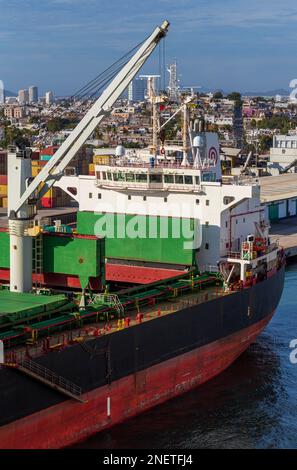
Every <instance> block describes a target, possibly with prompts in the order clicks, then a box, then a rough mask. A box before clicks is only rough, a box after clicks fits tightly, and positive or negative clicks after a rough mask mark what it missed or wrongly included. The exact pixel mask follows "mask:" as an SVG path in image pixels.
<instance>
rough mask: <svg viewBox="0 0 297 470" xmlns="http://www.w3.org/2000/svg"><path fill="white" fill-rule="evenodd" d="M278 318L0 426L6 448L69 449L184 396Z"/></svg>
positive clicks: (1, 440) (228, 363) (232, 358)
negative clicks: (79, 397)
mask: <svg viewBox="0 0 297 470" xmlns="http://www.w3.org/2000/svg"><path fill="white" fill-rule="evenodd" d="M272 315H273V314H271V315H269V316H266V317H265V318H264V319H262V320H261V321H259V322H257V323H255V324H253V325H251V326H249V327H247V328H245V329H243V330H240V331H238V332H236V333H234V334H232V335H229V336H227V337H225V338H222V339H220V340H218V341H214V342H212V343H209V344H207V345H205V346H202V347H200V348H197V349H195V350H193V351H190V352H187V353H185V354H182V355H179V356H178V357H175V358H173V359H170V360H167V361H164V362H161V363H160V364H157V365H155V366H152V367H150V368H148V369H145V370H143V371H139V372H137V373H135V374H132V375H129V376H127V377H124V378H122V379H120V380H117V381H115V382H112V384H111V385H109V386H108V385H105V386H103V387H99V388H97V389H94V390H92V391H91V392H88V393H86V394H85V395H84V398H85V399H86V400H87V403H77V402H76V401H74V400H68V401H65V402H63V403H60V404H58V405H54V406H51V407H49V408H47V409H45V410H42V411H40V412H37V413H34V414H31V415H30V416H27V417H25V418H22V419H19V420H17V421H14V422H13V423H10V424H7V425H4V426H1V427H0V448H2V449H42V448H43V449H49V448H51V449H53V448H62V447H66V446H70V445H71V444H73V443H76V442H78V441H81V440H83V439H86V438H87V437H88V436H90V435H92V434H95V433H97V432H99V431H101V430H103V429H106V428H109V427H111V426H113V425H115V424H117V423H120V422H121V421H124V420H126V419H127V418H129V417H132V416H135V415H137V414H140V413H142V412H144V411H146V410H148V409H149V408H152V407H153V406H156V405H158V404H160V403H163V402H164V401H166V400H168V399H170V398H173V397H175V396H178V395H181V394H182V393H185V392H187V391H189V390H191V389H193V388H195V387H197V386H198V385H201V384H203V383H204V382H206V381H208V380H210V379H211V378H213V377H215V376H216V375H218V374H219V373H220V372H222V371H223V370H224V369H226V368H227V367H228V366H229V365H230V364H232V362H234V361H235V359H236V358H238V356H239V355H240V354H241V353H242V352H244V351H245V350H246V349H247V348H248V346H249V345H250V344H251V343H252V342H253V341H255V339H256V338H257V336H258V335H259V334H260V333H261V331H262V330H263V328H264V327H265V326H266V324H267V323H268V322H269V321H270V319H271V317H272Z"/></svg>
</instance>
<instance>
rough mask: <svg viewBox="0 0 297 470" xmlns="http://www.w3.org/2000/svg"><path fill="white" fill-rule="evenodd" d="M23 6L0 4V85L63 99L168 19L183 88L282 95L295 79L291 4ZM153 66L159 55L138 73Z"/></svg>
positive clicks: (170, 55) (170, 53)
mask: <svg viewBox="0 0 297 470" xmlns="http://www.w3.org/2000/svg"><path fill="white" fill-rule="evenodd" d="M26 3H27V8H25V9H22V10H21V13H20V6H21V5H23V4H24V2H23V1H22V2H21V1H20V0H12V1H11V2H9V4H8V3H6V2H4V1H3V0H0V7H1V16H2V18H3V22H2V25H3V27H2V30H1V33H0V39H1V43H2V47H1V50H0V60H1V72H0V74H1V76H0V79H2V80H3V81H4V83H5V86H6V88H7V89H8V90H10V91H13V92H17V91H18V90H19V89H23V88H26V87H27V86H29V85H31V84H37V85H38V87H39V89H40V92H41V94H44V93H45V91H46V90H48V89H53V90H54V92H55V95H69V94H71V93H73V92H74V91H75V90H77V89H78V88H79V87H80V86H81V84H84V83H85V82H87V81H88V80H89V79H91V78H92V77H93V76H95V75H96V74H97V73H98V72H100V71H101V70H104V69H105V68H106V67H107V66H108V65H109V64H111V63H112V62H114V61H115V60H116V59H117V58H119V57H120V56H121V55H123V54H124V53H125V52H127V51H128V50H129V49H130V48H131V47H133V46H134V45H135V44H137V43H138V42H139V41H141V40H142V39H144V38H145V37H146V36H147V35H148V34H149V33H150V32H151V30H152V29H153V28H154V27H155V26H156V25H158V24H160V23H161V22H162V21H163V20H164V19H165V18H168V20H169V21H170V22H171V27H170V31H169V34H168V37H167V38H166V64H168V63H170V62H171V61H172V60H174V59H176V60H177V62H178V66H179V72H180V73H181V82H182V84H183V85H184V86H190V85H201V86H203V87H205V88H210V89H216V88H222V89H225V90H227V91H229V90H232V89H236V90H239V91H266V90H273V89H277V88H284V89H287V88H288V87H289V82H290V81H291V80H292V79H293V78H295V77H296V76H297V67H296V66H295V64H294V61H293V60H292V57H294V52H295V51H294V45H295V40H296V36H297V33H296V28H295V19H296V18H297V5H296V4H294V2H293V1H292V0H284V2H282V5H280V3H279V2H278V1H276V0H269V1H268V0H263V1H262V2H261V4H259V3H258V2H256V0H250V2H249V4H248V5H247V4H246V3H245V2H244V1H242V0H237V1H235V0H227V1H225V2H224V5H223V6H222V4H221V3H222V2H219V0H213V1H212V2H211V5H210V2H206V1H205V0H198V1H197V0H196V1H194V0H183V1H182V2H181V1H179V2H177V1H176V0H171V1H169V0H159V2H158V3H157V4H156V3H155V2H153V1H152V0H146V1H144V2H142V3H141V7H139V5H138V4H137V3H136V1H135V0H127V1H126V2H125V4H123V3H122V2H120V1H119V0H114V1H113V2H112V4H111V3H110V2H107V0H100V1H96V0H86V1H85V2H84V4H83V6H82V5H81V3H80V2H79V1H78V0H44V2H42V5H41V4H40V2H38V1H37V0H27V2H26ZM137 5H138V8H136V6H137ZM169 7H170V8H169ZM20 31H21V32H22V34H20ZM284 31H285V32H286V34H284ZM158 64H159V54H158V52H156V53H155V54H154V57H153V58H152V59H151V60H150V61H149V63H148V64H147V66H145V67H144V69H143V72H148V71H149V72H150V73H158V71H159V68H158V67H159V65H158Z"/></svg>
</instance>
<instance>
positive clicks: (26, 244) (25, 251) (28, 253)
mask: <svg viewBox="0 0 297 470" xmlns="http://www.w3.org/2000/svg"><path fill="white" fill-rule="evenodd" d="M29 225H30V220H17V219H16V220H9V234H10V290H11V291H12V292H29V291H30V290H31V289H32V237H30V236H28V235H27V233H26V232H27V230H28V228H29Z"/></svg>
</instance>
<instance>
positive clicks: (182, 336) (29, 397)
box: [0, 266, 285, 430]
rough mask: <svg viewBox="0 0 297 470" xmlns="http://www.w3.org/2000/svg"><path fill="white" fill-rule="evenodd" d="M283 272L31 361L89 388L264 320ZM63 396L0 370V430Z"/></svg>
mask: <svg viewBox="0 0 297 470" xmlns="http://www.w3.org/2000/svg"><path fill="white" fill-rule="evenodd" d="M284 275H285V269H284V266H283V267H282V268H281V269H280V270H279V271H277V272H276V273H275V274H274V275H273V276H271V277H270V278H269V279H267V280H265V281H262V282H261V283H259V284H257V285H255V286H252V287H250V288H248V289H243V290H240V291H238V292H236V293H233V294H232V295H226V296H222V297H219V298H216V299H214V300H210V301H208V302H205V303H202V304H199V305H196V306H190V307H188V308H185V309H183V310H180V311H178V312H176V313H172V314H169V315H165V316H161V317H157V318H155V319H154V320H152V321H148V322H144V323H141V324H138V325H136V326H133V327H130V328H126V329H123V330H120V331H117V332H115V333H112V334H109V335H106V336H100V337H97V338H96V339H93V340H90V341H88V351H86V350H85V349H83V348H82V346H81V345H79V344H77V345H72V346H70V347H68V348H66V349H64V350H63V351H60V352H51V353H48V354H46V355H44V356H41V357H39V358H38V359H36V362H38V363H40V364H42V365H44V366H46V367H47V368H49V369H51V370H53V371H55V372H56V373H57V374H59V375H61V376H62V377H65V378H67V379H69V380H71V381H72V382H74V383H75V384H77V385H79V386H80V387H81V388H82V389H83V391H84V392H90V391H92V390H95V389H98V388H100V387H104V386H106V385H108V384H110V383H113V382H115V381H118V380H120V379H122V378H124V377H127V376H131V375H133V374H135V373H136V372H138V371H142V370H145V369H148V368H150V367H152V366H154V365H157V364H160V363H162V362H164V361H168V360H170V359H174V358H177V357H178V356H182V355H184V354H185V353H188V352H190V351H193V350H196V349H199V348H201V347H203V346H205V345H208V344H209V343H213V342H215V341H218V340H220V339H223V338H225V337H228V336H230V335H234V334H235V333H237V332H240V331H241V330H244V329H248V328H249V327H251V326H252V325H254V324H257V323H259V322H261V321H264V320H265V319H266V318H268V317H270V316H271V315H272V314H273V312H274V311H275V309H276V307H277V305H278V303H279V300H280V297H281V295H282V291H283V285H284ZM267 321H268V320H267ZM66 401H69V400H68V399H67V398H66V397H65V396H63V395H62V394H60V393H59V392H56V391H54V390H52V389H50V388H47V387H46V386H45V385H42V384H40V383H38V382H36V381H34V380H32V379H31V378H29V377H26V376H25V375H22V374H21V373H20V372H17V371H14V370H11V369H7V368H2V369H1V370H0V430H1V426H5V425H7V424H8V423H12V422H14V421H16V420H19V419H20V418H24V417H27V416H30V415H32V414H33V413H37V412H38V411H41V410H45V409H47V408H49V407H51V406H53V405H57V404H59V403H63V402H66Z"/></svg>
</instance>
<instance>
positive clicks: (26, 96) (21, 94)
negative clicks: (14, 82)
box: [18, 89, 29, 104]
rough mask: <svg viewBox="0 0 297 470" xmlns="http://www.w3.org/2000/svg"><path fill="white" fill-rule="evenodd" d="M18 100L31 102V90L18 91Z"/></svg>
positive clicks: (20, 102) (22, 102)
mask: <svg viewBox="0 0 297 470" xmlns="http://www.w3.org/2000/svg"><path fill="white" fill-rule="evenodd" d="M18 102H19V104H27V103H29V91H28V90H26V89H25V90H19V93H18Z"/></svg>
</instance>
